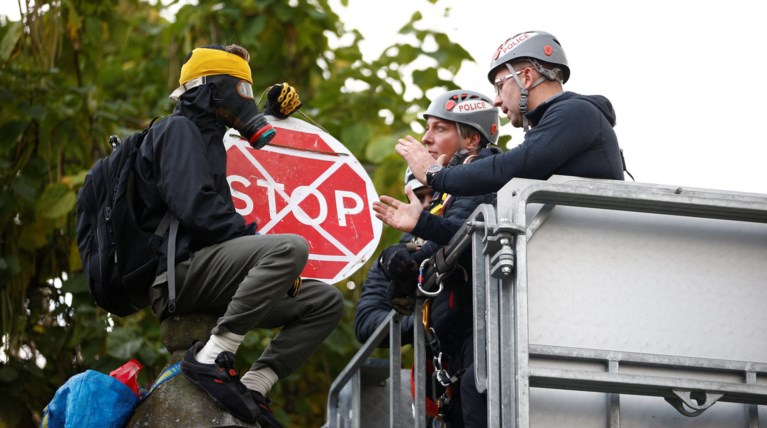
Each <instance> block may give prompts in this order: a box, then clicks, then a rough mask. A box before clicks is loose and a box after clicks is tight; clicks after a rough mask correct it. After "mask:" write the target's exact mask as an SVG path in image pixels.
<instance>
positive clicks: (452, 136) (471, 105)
mask: <svg viewBox="0 0 767 428" xmlns="http://www.w3.org/2000/svg"><path fill="white" fill-rule="evenodd" d="M424 118H425V119H426V120H427V131H426V134H424V137H423V144H424V146H425V147H426V149H425V150H426V151H428V152H429V154H430V155H432V156H433V155H435V153H434V151H433V150H432V149H431V148H432V146H433V145H434V144H436V143H437V142H439V143H440V144H445V142H446V141H451V142H453V144H455V145H456V151H455V154H454V155H453V156H452V158H451V160H450V163H451V164H453V165H461V164H468V163H471V162H473V161H474V160H475V159H480V158H483V157H485V156H490V155H493V154H496V153H498V152H499V151H498V149H496V148H494V147H493V148H489V147H488V145H490V144H494V143H495V142H496V141H497V139H498V124H499V120H498V111H497V109H495V108H494V107H493V106H492V105H491V103H490V99H489V98H488V97H486V96H484V95H482V94H480V93H477V92H473V91H466V90H455V91H449V92H447V93H445V94H443V95H441V96H439V97H437V98H436V99H435V100H434V101H433V102H432V103H431V105H430V106H429V108H428V109H427V111H426V113H424ZM406 193H407V195H408V199H409V203H403V202H400V201H398V200H396V199H394V198H391V197H389V196H382V197H381V201H380V202H375V203H374V204H373V209H374V211H375V212H376V217H378V218H379V219H381V220H382V221H383V222H384V223H386V224H387V225H389V226H392V227H394V228H396V229H399V230H401V231H403V232H407V233H410V234H412V235H415V236H417V237H419V238H421V239H424V240H426V241H425V242H424V243H423V245H421V247H420V249H419V250H418V251H415V252H411V251H409V249H408V248H407V247H406V246H405V245H403V244H399V245H396V246H393V247H390V248H387V249H386V250H384V251H383V253H382V255H381V257H380V258H379V265H380V267H381V269H382V270H383V271H384V274H385V275H386V276H387V278H389V279H391V283H390V285H389V298H390V300H391V301H392V303H393V306H394V307H395V309H397V310H398V311H402V312H407V311H409V310H411V309H412V304H413V303H414V297H413V296H414V295H415V287H416V285H417V280H418V279H417V278H418V274H419V270H421V269H425V263H424V261H428V259H429V258H430V257H431V256H433V255H434V254H435V253H437V251H439V250H440V249H441V248H442V247H443V246H444V245H446V244H447V243H449V241H450V239H451V238H452V237H453V235H454V234H455V232H457V231H458V229H459V228H460V227H461V226H462V225H463V224H464V222H465V221H466V219H467V218H468V217H469V215H470V214H471V213H472V212H473V211H474V210H475V209H476V208H477V206H479V205H480V204H482V203H487V202H490V200H491V199H492V198H493V197H494V194H486V195H479V196H460V197H455V196H452V195H449V194H447V193H442V192H436V193H435V195H434V198H433V200H432V204H431V206H430V207H429V209H428V210H422V209H421V206H420V204H419V202H418V200H417V199H416V197H415V194H414V193H413V192H412V191H411V190H409V189H408V190H407V191H406ZM470 256H471V250H470V249H469V251H466V252H464V253H462V255H461V257H460V258H459V262H458V265H457V266H455V267H454V268H453V270H452V271H451V272H445V276H444V278H443V281H442V285H443V286H444V288H443V291H442V292H441V293H439V294H438V295H437V296H435V297H432V298H429V299H427V301H426V303H425V305H424V306H425V307H424V311H425V312H428V316H426V317H425V321H423V320H416V322H418V327H419V328H424V329H425V333H426V338H427V342H428V343H429V349H427V353H429V354H430V355H431V357H435V359H434V360H433V361H437V362H439V363H440V364H441V365H442V368H444V369H445V370H446V372H445V373H446V374H448V377H452V378H453V379H454V380H453V381H451V382H450V383H449V384H448V385H446V386H445V387H440V388H441V390H440V393H441V397H442V400H437V401H440V402H441V403H442V404H441V405H440V406H439V407H437V406H436V403H434V402H432V401H431V400H427V414H429V416H431V417H434V418H436V419H437V420H439V421H443V422H449V424H450V426H451V427H461V426H464V415H463V414H462V408H461V404H460V403H461V400H462V398H461V396H460V393H459V392H460V389H459V385H458V382H459V381H460V379H461V375H462V373H463V372H464V370H465V368H466V367H468V366H469V365H470V364H471V363H472V361H473V352H472V346H471V342H472V334H471V333H472V319H473V304H472V289H471V282H470V278H471V261H470ZM431 357H429V362H431V361H432V358H431ZM437 395H438V396H439V395H440V394H439V393H438V394H437Z"/></svg>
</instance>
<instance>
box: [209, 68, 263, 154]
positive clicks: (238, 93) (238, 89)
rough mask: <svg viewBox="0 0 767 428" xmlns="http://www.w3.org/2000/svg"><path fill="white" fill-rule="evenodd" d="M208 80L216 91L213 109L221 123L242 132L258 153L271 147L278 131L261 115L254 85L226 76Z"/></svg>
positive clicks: (216, 76)
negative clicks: (261, 149)
mask: <svg viewBox="0 0 767 428" xmlns="http://www.w3.org/2000/svg"><path fill="white" fill-rule="evenodd" d="M206 79H207V83H209V84H210V83H212V84H213V85H215V87H216V91H215V95H214V97H213V104H214V105H213V108H214V109H215V111H216V115H217V116H218V118H219V120H221V122H222V123H223V124H224V125H226V126H228V127H230V128H234V129H236V130H237V131H239V132H240V135H242V136H243V137H245V139H246V140H248V142H250V145H251V146H253V148H255V149H260V148H262V147H264V146H265V145H267V144H269V141H271V140H272V138H274V136H275V135H276V131H275V130H274V128H273V127H272V125H271V124H270V123H269V122H267V121H266V118H265V117H264V115H263V114H261V113H260V112H259V111H258V106H256V102H255V100H254V98H253V87H252V86H251V84H250V83H249V82H248V81H247V80H242V79H238V78H236V77H232V76H229V75H226V74H218V75H215V76H206Z"/></svg>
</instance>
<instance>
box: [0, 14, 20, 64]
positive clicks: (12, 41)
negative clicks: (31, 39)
mask: <svg viewBox="0 0 767 428" xmlns="http://www.w3.org/2000/svg"><path fill="white" fill-rule="evenodd" d="M22 34H23V27H22V25H21V22H20V21H14V22H11V23H10V25H8V27H7V30H6V32H5V36H4V37H3V40H0V61H2V62H6V61H8V59H9V58H10V57H11V54H12V53H13V50H14V49H15V48H16V45H17V44H18V43H19V40H20V39H21V36H22Z"/></svg>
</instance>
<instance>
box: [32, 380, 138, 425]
mask: <svg viewBox="0 0 767 428" xmlns="http://www.w3.org/2000/svg"><path fill="white" fill-rule="evenodd" d="M138 403H139V397H138V396H137V395H136V394H135V393H134V392H133V391H132V390H131V389H130V388H129V387H128V386H126V385H125V384H123V383H122V382H120V381H119V380H117V379H115V378H113V377H111V376H109V375H106V374H104V373H100V372H97V371H95V370H86V371H85V372H83V373H80V374H77V375H75V376H72V377H71V378H69V380H67V382H66V383H65V384H64V385H62V386H61V387H60V388H59V389H58V390H57V391H56V394H55V395H54V396H53V399H52V400H51V402H50V403H48V405H47V406H45V409H44V410H43V421H42V423H41V424H40V427H41V428H48V427H50V428H59V427H77V428H80V427H109V428H122V427H124V426H125V424H126V423H128V420H129V419H130V417H131V415H132V414H133V411H134V410H135V409H136V406H138Z"/></svg>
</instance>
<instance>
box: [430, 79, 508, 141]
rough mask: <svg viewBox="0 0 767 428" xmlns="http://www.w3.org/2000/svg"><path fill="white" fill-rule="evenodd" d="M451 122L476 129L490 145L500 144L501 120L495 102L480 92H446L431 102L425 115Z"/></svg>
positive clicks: (462, 90) (460, 90)
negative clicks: (499, 129)
mask: <svg viewBox="0 0 767 428" xmlns="http://www.w3.org/2000/svg"><path fill="white" fill-rule="evenodd" d="M430 116H433V117H437V118H440V119H444V120H449V121H451V122H457V123H463V124H465V125H469V126H471V127H472V128H475V129H476V130H477V131H479V133H480V134H482V136H483V137H485V139H486V140H487V141H488V143H489V144H496V143H497V142H498V127H499V126H500V119H499V117H498V109H497V108H495V107H494V106H493V102H492V101H491V100H490V98H488V97H487V96H485V95H482V94H480V93H479V92H474V91H467V90H464V89H458V90H453V91H448V92H445V93H444V94H442V95H440V96H438V97H437V98H435V99H434V101H432V102H431V104H430V105H429V108H428V109H426V112H425V113H424V114H423V118H424V119H428V118H429V117H430Z"/></svg>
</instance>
